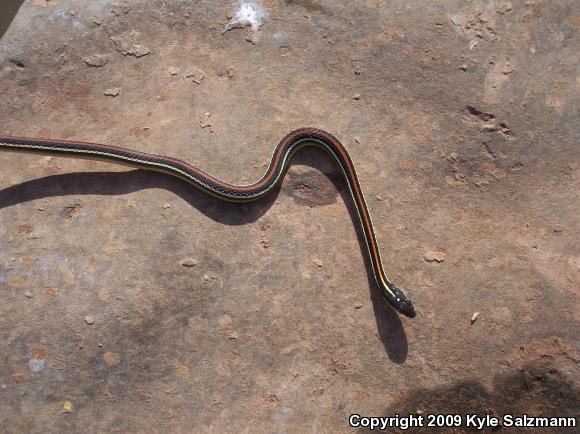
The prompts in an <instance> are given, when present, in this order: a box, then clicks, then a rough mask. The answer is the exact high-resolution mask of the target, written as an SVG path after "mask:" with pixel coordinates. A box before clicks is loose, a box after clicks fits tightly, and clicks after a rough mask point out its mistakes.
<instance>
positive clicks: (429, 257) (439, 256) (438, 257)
mask: <svg viewBox="0 0 580 434" xmlns="http://www.w3.org/2000/svg"><path fill="white" fill-rule="evenodd" d="M423 257H424V258H425V260H426V261H428V262H443V261H444V260H445V258H446V257H447V255H446V254H445V253H443V252H434V251H429V252H426V253H425V255H424V256H423Z"/></svg>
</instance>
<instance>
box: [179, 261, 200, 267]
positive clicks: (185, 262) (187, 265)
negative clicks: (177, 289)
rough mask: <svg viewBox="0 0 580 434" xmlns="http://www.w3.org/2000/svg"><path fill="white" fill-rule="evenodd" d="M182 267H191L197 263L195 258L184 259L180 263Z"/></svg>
mask: <svg viewBox="0 0 580 434" xmlns="http://www.w3.org/2000/svg"><path fill="white" fill-rule="evenodd" d="M181 265H182V266H183V267H187V268H191V267H195V266H196V265H197V261H196V260H195V259H186V260H185V261H183V262H182V263H181Z"/></svg>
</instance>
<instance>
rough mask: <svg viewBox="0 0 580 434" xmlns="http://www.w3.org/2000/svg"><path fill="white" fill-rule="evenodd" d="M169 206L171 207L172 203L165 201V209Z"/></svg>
mask: <svg viewBox="0 0 580 434" xmlns="http://www.w3.org/2000/svg"><path fill="white" fill-rule="evenodd" d="M167 208H171V204H170V203H168V202H165V203H164V204H163V209H167Z"/></svg>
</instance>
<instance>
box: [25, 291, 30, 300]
mask: <svg viewBox="0 0 580 434" xmlns="http://www.w3.org/2000/svg"><path fill="white" fill-rule="evenodd" d="M24 295H25V296H26V298H32V292H30V291H26V292H25V293H24Z"/></svg>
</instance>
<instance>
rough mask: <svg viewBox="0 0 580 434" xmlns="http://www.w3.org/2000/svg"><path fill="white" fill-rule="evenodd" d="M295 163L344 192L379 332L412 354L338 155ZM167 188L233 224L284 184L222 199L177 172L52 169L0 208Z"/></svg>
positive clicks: (396, 357)
mask: <svg viewBox="0 0 580 434" xmlns="http://www.w3.org/2000/svg"><path fill="white" fill-rule="evenodd" d="M292 163H293V164H301V165H305V166H309V167H311V168H313V169H315V170H317V171H319V172H321V173H323V174H324V176H326V177H327V178H328V179H329V180H330V181H331V182H332V184H333V185H334V187H335V188H336V190H337V191H338V192H339V194H340V196H341V198H342V200H343V202H344V203H345V204H346V207H347V209H348V212H349V215H350V218H351V221H352V223H353V226H354V227H355V228H356V233H357V239H358V243H359V248H360V252H361V254H362V255H363V258H364V262H365V267H366V270H367V280H368V286H369V290H370V299H371V303H372V305H373V310H374V314H375V320H376V323H377V330H378V333H379V337H380V339H381V342H382V344H383V347H384V348H385V351H386V353H387V355H388V357H389V359H390V360H391V361H392V362H394V363H397V364H402V363H404V362H405V360H406V359H407V353H408V344H407V337H406V335H405V331H404V329H403V326H402V324H401V320H400V318H399V315H398V314H397V313H396V312H395V311H394V310H393V309H392V308H391V307H390V306H388V305H387V303H386V302H385V301H384V300H383V299H382V298H381V296H380V294H379V290H378V288H377V285H376V283H375V280H374V277H373V272H372V268H371V264H370V262H369V259H368V258H367V255H366V249H367V248H366V244H365V241H364V235H363V233H362V230H361V229H360V227H359V224H358V217H357V214H356V210H355V208H354V205H353V203H352V200H351V198H350V195H349V194H348V190H347V188H346V185H345V183H344V180H343V179H342V177H341V176H340V175H339V172H338V169H335V171H334V172H330V173H325V172H324V171H323V168H325V167H326V168H327V167H329V165H331V166H332V167H335V166H334V161H333V160H332V159H331V157H330V156H328V155H327V154H326V153H324V152H323V151H321V150H318V149H316V148H308V152H304V150H302V151H301V152H299V153H298V154H296V155H295V156H294V157H293V158H292ZM152 188H156V189H164V190H167V191H169V192H171V193H173V194H175V195H177V196H179V197H180V198H181V199H183V200H185V201H186V202H187V203H189V204H190V205H191V206H193V207H195V208H196V209H198V210H199V211H200V212H202V213H203V214H204V215H206V216H207V217H209V218H211V219H212V220H214V221H217V222H219V223H223V224H226V225H230V226H238V225H244V224H248V223H252V222H255V221H256V220H258V219H259V218H260V217H261V216H262V215H264V214H265V213H266V211H267V210H268V209H269V208H270V207H271V206H272V205H273V204H274V202H275V201H276V198H277V197H278V195H279V194H280V192H281V190H282V187H281V186H278V187H276V189H275V190H274V191H273V192H272V193H270V194H269V195H268V196H266V197H264V198H263V199H261V200H259V201H256V202H247V203H231V202H225V201H222V200H219V199H217V198H215V197H213V196H211V195H208V194H206V193H204V192H202V191H201V190H198V189H196V188H195V187H192V186H191V185H189V184H187V183H185V182H183V181H180V180H178V179H176V178H174V177H171V176H168V175H165V174H162V173H158V172H152V171H147V170H141V169H136V170H129V171H126V172H82V173H66V174H59V175H49V176H45V177H42V178H38V179H34V180H31V181H26V182H23V183H21V184H17V185H14V186H11V187H7V188H5V189H2V190H0V209H3V208H7V207H11V206H14V205H17V204H20V203H25V202H30V201H33V200H40V199H44V198H47V197H56V196H75V195H96V196H118V195H126V194H130V193H133V192H136V191H140V190H146V189H152Z"/></svg>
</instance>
